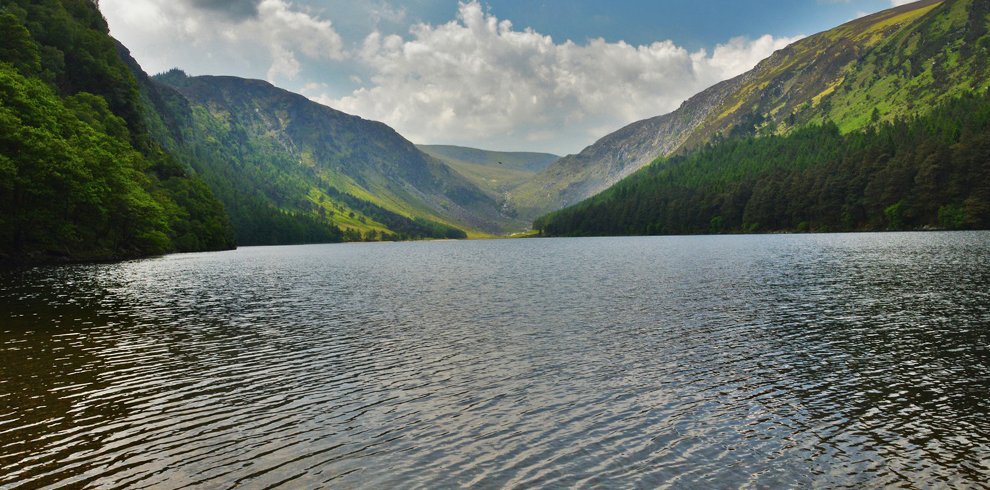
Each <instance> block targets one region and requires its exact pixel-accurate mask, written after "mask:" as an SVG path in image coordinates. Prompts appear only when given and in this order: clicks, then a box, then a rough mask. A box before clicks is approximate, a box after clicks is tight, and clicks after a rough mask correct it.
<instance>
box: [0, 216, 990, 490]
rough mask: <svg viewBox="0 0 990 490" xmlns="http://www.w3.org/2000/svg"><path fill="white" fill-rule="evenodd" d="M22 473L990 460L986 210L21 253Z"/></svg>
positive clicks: (360, 472) (440, 473)
mask: <svg viewBox="0 0 990 490" xmlns="http://www.w3.org/2000/svg"><path fill="white" fill-rule="evenodd" d="M0 341H2V343H0V356H2V358H0V487H2V488H4V489H7V488H21V487H25V488H35V487H44V486H62V485H66V484H68V485H71V486H89V487H100V488H115V487H127V488H144V487H154V488H177V487H185V486H197V487H204V488H226V487H232V486H244V487H248V488H265V487H269V486H280V485H281V486H285V487H289V488H310V487H321V486H332V487H345V488H346V487H371V488H389V487H395V486H398V487H425V488H437V487H444V488H446V487H457V486H475V487H483V488H489V487H572V486H578V487H661V486H668V485H669V486H672V487H686V488H712V487H719V488H721V487H737V486H755V487H781V486H796V487H805V486H809V485H814V486H830V487H832V486H852V487H862V486H867V487H882V486H904V487H922V488H923V487H945V486H955V487H958V486H963V487H981V486H982V487H987V486H988V481H990V351H988V346H990V234H988V233H923V234H921V233H919V234H913V233H900V234H857V235H786V236H726V237H657V238H596V239H544V240H539V239H537V240H502V241H463V242H418V243H378V244H344V245H320V246H302V247H273V248H244V249H241V250H238V251H235V252H224V253H206V254H192V255H172V256H167V257H162V258H155V259H150V260H141V261H134V262H127V263H119V264H109V265H105V264H104V265H79V266H65V267H49V268H36V269H31V270H26V271H19V272H5V273H0Z"/></svg>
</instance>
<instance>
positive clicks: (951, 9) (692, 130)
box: [512, 0, 990, 216]
mask: <svg viewBox="0 0 990 490" xmlns="http://www.w3.org/2000/svg"><path fill="white" fill-rule="evenodd" d="M988 11H990V2H987V1H986V0H946V1H938V0H924V1H920V2H916V3H912V4H908V5H904V6H901V7H897V8H894V9H890V10H887V11H884V12H880V13H877V14H874V15H870V16H866V17H863V18H861V19H857V20H854V21H852V22H849V23H847V24H844V25H842V26H840V27H838V28H835V29H832V30H830V31H827V32H823V33H820V34H817V35H814V36H811V37H808V38H806V39H803V40H801V41H798V42H796V43H794V44H792V45H790V46H788V47H787V48H784V49H782V50H780V51H778V52H776V53H774V54H773V55H772V56H771V57H770V58H768V59H766V60H764V61H763V62H761V63H759V64H758V65H757V66H756V68H755V69H753V70H752V71H750V72H748V73H746V74H743V75H741V76H739V77H736V78H734V79H732V80H728V81H725V82H722V83H719V84H717V85H715V86H714V87H712V88H710V89H708V90H706V91H704V92H702V93H700V94H698V95H696V96H695V97H692V98H691V99H689V100H688V101H686V102H685V103H684V104H682V106H681V107H680V108H679V109H678V110H676V111H674V112H672V113H670V114H667V115H663V116H659V117H654V118H651V119H646V120H644V121H639V122H636V123H633V124H631V125H629V126H627V127H625V128H622V129H620V130H619V131H617V132H615V133H612V134H610V135H608V136H606V137H604V138H602V139H601V140H599V141H598V142H596V143H595V144H594V145H592V146H590V147H588V148H586V149H585V150H583V151H582V152H581V153H579V154H577V155H570V156H567V157H564V158H562V159H560V160H559V161H557V162H556V163H554V164H553V165H551V166H550V167H548V168H547V169H546V170H544V171H543V172H541V174H540V175H538V176H537V177H536V178H534V179H533V180H532V181H530V182H528V183H526V184H524V185H522V186H521V187H519V188H518V189H516V190H515V191H513V193H512V194H513V200H514V202H515V203H516V204H517V206H518V207H519V209H520V210H521V212H522V214H523V215H524V216H528V215H532V214H534V213H537V214H538V213H540V212H545V211H550V210H553V209H557V208H560V207H564V206H567V205H571V204H575V203H577V202H579V201H581V200H582V199H585V198H587V197H590V196H592V195H594V194H596V193H598V192H601V191H602V190H604V189H606V188H608V187H610V186H611V185H614V184H615V183H616V182H618V181H620V180H621V179H623V178H624V177H626V176H628V175H630V174H632V173H633V172H635V171H636V170H638V169H640V168H642V167H643V166H645V165H647V164H648V163H650V162H651V161H653V160H654V159H655V158H657V157H660V156H669V155H673V154H676V153H679V152H684V151H687V150H690V149H693V148H698V147H700V146H702V145H704V144H706V143H709V142H713V141H719V140H723V139H727V138H732V137H739V136H747V135H774V134H777V135H783V134H788V133H790V132H792V131H794V130H796V129H799V128H803V127H807V126H808V125H812V124H820V123H822V122H824V121H832V122H834V123H835V124H836V125H837V126H838V128H839V130H840V131H842V132H843V133H846V132H850V131H856V130H859V129H862V128H865V127H867V126H869V125H870V124H874V123H875V122H882V121H892V120H894V119H895V118H897V117H902V116H908V115H912V114H923V113H925V112H926V111H928V110H930V109H931V108H933V107H935V106H936V105H937V104H938V103H939V102H941V101H944V100H947V99H949V98H952V97H955V96H959V95H960V94H962V93H964V92H966V91H973V90H979V89H981V88H983V87H986V86H987V84H988V75H990V65H988V60H990V55H988V47H990V39H988V36H987V25H988V21H987V14H988Z"/></svg>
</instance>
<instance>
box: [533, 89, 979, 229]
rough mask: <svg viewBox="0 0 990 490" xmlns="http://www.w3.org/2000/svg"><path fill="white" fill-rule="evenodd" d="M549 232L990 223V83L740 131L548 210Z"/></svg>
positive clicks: (541, 222)
mask: <svg viewBox="0 0 990 490" xmlns="http://www.w3.org/2000/svg"><path fill="white" fill-rule="evenodd" d="M534 227H535V228H537V229H538V230H540V231H541V233H542V234H544V235H551V236H561V235H563V236H585V235H632V234H647V235H648V234H693V233H722V232H729V233H737V232H770V231H853V230H911V229H920V228H946V229H977V228H979V229H983V228H987V227H990V94H988V93H984V94H980V95H965V96H962V97H959V98H956V99H953V100H951V101H948V102H946V103H943V104H941V105H940V106H939V107H937V108H936V109H934V110H933V111H932V112H931V113H929V114H927V115H924V116H919V117H914V118H910V119H898V120H896V121H893V122H891V123H882V124H881V123H879V122H877V123H874V125H872V126H870V127H868V128H867V129H866V130H864V131H860V132H855V133H850V134H846V135H842V134H840V132H839V130H838V128H837V127H836V126H835V125H833V124H825V125H822V126H812V127H808V128H805V129H801V130H797V131H795V132H794V133H792V134H790V135H788V136H770V137H764V138H753V137H749V138H743V139H730V140H727V141H723V142H719V143H716V144H711V145H708V146H706V147H704V148H702V149H699V150H697V151H694V152H691V153H689V154H686V155H680V156H675V157H672V158H669V159H663V160H658V161H656V162H654V163H653V164H651V165H650V166H648V167H646V168H644V169H643V170H641V171H639V172H637V173H636V174H633V175H632V176H630V177H629V178H627V179H625V180H623V181H622V182H620V183H619V184H617V185H615V186H614V187H612V188H610V189H609V190H607V191H605V192H603V193H601V194H599V195H597V196H595V197H593V198H591V199H588V200H586V201H583V202H581V203H579V204H577V205H575V206H573V207H570V208H567V209H563V210H561V211H558V212H555V213H551V214H549V215H547V216H544V217H542V218H540V219H538V220H537V221H536V222H535V223H534Z"/></svg>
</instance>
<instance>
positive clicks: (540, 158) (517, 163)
mask: <svg viewBox="0 0 990 490" xmlns="http://www.w3.org/2000/svg"><path fill="white" fill-rule="evenodd" d="M416 146H417V148H419V149H420V150H422V151H423V152H425V153H427V154H429V155H431V156H433V157H435V158H438V159H440V160H442V161H443V162H444V163H445V164H447V165H448V166H449V167H450V168H452V169H454V170H456V171H457V172H458V173H460V174H461V175H463V176H464V177H466V178H467V179H468V180H470V181H471V182H472V183H474V184H475V185H476V186H478V187H479V188H480V189H482V190H484V191H485V192H487V193H488V194H489V195H491V196H492V197H494V198H496V199H498V200H500V201H502V206H503V212H505V213H512V212H513V209H512V203H511V202H510V201H508V197H507V196H509V195H510V194H508V193H509V191H511V190H512V189H515V188H516V187H518V186H520V185H522V184H524V183H526V182H528V181H529V180H530V179H532V178H533V177H534V176H536V174H537V173H538V172H540V171H542V170H543V169H545V168H547V167H548V166H549V165H550V164H551V163H553V162H555V161H557V160H559V159H560V157H559V156H557V155H551V154H549V153H532V152H504V151H489V150H479V149H476V148H466V147H463V146H450V145H416Z"/></svg>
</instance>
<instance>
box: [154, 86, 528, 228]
mask: <svg viewBox="0 0 990 490" xmlns="http://www.w3.org/2000/svg"><path fill="white" fill-rule="evenodd" d="M153 82H154V83H155V84H157V85H159V86H160V89H159V90H164V89H171V90H173V91H175V92H176V93H178V94H179V95H181V97H182V98H183V99H184V100H185V101H187V102H188V107H177V108H173V109H172V110H170V112H171V113H177V114H180V116H179V117H177V119H178V123H177V124H176V125H175V126H176V127H175V128H172V129H170V130H169V131H168V135H169V136H168V137H167V138H164V139H165V140H167V141H170V142H171V143H169V145H172V146H175V147H177V148H180V150H179V151H180V152H181V151H182V150H181V148H182V147H185V148H186V150H185V152H186V153H189V152H190V150H191V153H193V154H195V155H199V156H202V157H203V158H200V159H199V163H198V165H199V166H200V167H199V168H198V170H199V171H200V173H201V174H202V175H204V178H205V179H206V180H207V182H209V183H211V186H212V187H213V188H214V189H215V190H217V192H218V194H219V196H220V197H221V199H223V200H224V201H225V204H227V205H228V207H231V208H232V214H234V216H233V219H234V223H235V227H237V225H238V224H239V223H243V222H245V221H247V220H248V219H249V217H250V216H240V215H239V214H238V212H237V209H238V207H237V206H236V202H235V200H236V199H237V196H239V195H243V194H244V193H245V192H247V193H251V194H254V195H258V196H263V197H264V198H265V201H266V202H267V203H268V204H269V205H271V206H273V207H275V208H277V209H280V210H284V211H287V212H291V213H294V214H298V215H305V216H310V217H311V218H313V219H319V220H325V221H327V222H332V223H333V224H334V225H336V226H339V227H341V228H342V229H343V230H344V231H345V233H346V232H351V233H355V234H356V233H364V235H365V236H367V234H368V233H369V232H370V233H371V234H373V235H376V236H382V235H384V236H400V237H406V238H416V237H457V236H458V235H457V233H454V231H456V230H454V228H462V229H466V230H469V231H472V232H482V233H492V234H497V233H501V232H503V231H505V230H507V229H512V228H513V227H519V226H521V224H520V222H519V221H518V220H514V219H512V218H511V217H508V216H504V215H503V214H502V213H501V211H500V205H499V203H498V202H497V200H496V199H494V198H493V197H492V196H490V195H488V194H486V193H485V192H484V191H482V190H481V189H479V188H478V187H477V186H475V185H474V184H472V183H471V182H470V181H469V180H468V179H466V178H464V177H463V176H461V175H460V174H458V173H457V172H455V171H453V170H451V169H450V168H449V167H448V166H447V165H445V164H444V163H443V162H441V161H440V160H438V159H436V158H434V157H431V156H429V155H427V154H426V153H424V152H422V151H420V150H419V149H417V148H416V147H415V145H413V144H412V143H410V142H409V141H408V140H406V139H405V138H403V137H402V136H400V135H399V134H398V133H396V132H395V131H394V130H393V129H392V128H390V127H388V126H386V125H384V124H382V123H379V122H374V121H367V120H364V119H361V118H359V117H357V116H352V115H349V114H345V113H343V112H340V111H336V110H334V109H331V108H329V107H326V106H323V105H320V104H317V103H315V102H312V101H310V100H309V99H307V98H305V97H303V96H301V95H298V94H294V93H291V92H287V91H285V90H281V89H279V88H276V87H274V86H272V85H271V84H269V83H267V82H263V81H259V80H245V79H241V78H236V77H213V76H203V77H188V76H186V75H185V74H183V73H181V72H179V71H172V72H170V73H167V74H163V75H161V76H158V77H155V78H154V80H153ZM180 102H181V101H180ZM166 105H167V104H166ZM172 105H175V104H172ZM163 125H164V126H168V124H165V123H163ZM193 165H196V163H195V159H194V161H193ZM248 211H250V210H248ZM248 214H250V213H248ZM460 236H463V233H461V234H460Z"/></svg>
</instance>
